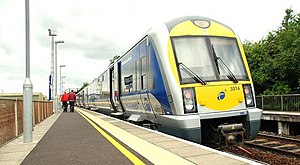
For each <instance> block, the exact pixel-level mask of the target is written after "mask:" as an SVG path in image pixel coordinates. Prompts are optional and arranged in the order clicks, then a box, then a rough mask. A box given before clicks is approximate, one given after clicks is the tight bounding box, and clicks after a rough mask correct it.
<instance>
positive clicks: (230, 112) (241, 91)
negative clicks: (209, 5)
mask: <svg viewBox="0 0 300 165" xmlns="http://www.w3.org/2000/svg"><path fill="white" fill-rule="evenodd" d="M166 25H167V28H168V30H169V35H170V36H169V40H168V62H169V66H170V68H171V69H169V70H170V71H171V72H172V73H170V74H171V75H172V76H174V77H171V76H169V75H170V74H169V73H165V74H166V80H167V81H168V83H167V84H168V86H169V88H170V96H169V101H170V104H171V107H172V108H173V113H174V115H164V116H162V117H161V119H160V121H161V123H163V124H162V125H164V126H166V127H168V128H164V126H163V127H161V129H162V130H163V131H165V132H168V133H171V134H174V135H176V136H179V137H182V138H184V139H188V140H191V141H195V142H198V143H213V144H217V145H235V144H240V143H243V141H244V139H254V138H255V137H256V135H257V133H258V131H259V129H260V118H261V114H262V110H260V109H257V108H256V107H255V94H254V87H253V83H252V79H251V74H250V70H249V67H248V64H247V60H246V56H245V53H244V50H243V47H242V44H241V42H240V41H239V39H238V37H237V36H236V35H235V33H234V32H233V31H232V29H231V28H230V27H228V26H226V25H224V24H222V23H220V22H217V21H214V20H211V19H208V18H203V17H185V18H181V19H177V20H173V21H171V22H169V23H167V24H166ZM162 63H163V62H162ZM163 65H164V64H163ZM165 67H166V66H165ZM165 70H166V72H168V69H165Z"/></svg>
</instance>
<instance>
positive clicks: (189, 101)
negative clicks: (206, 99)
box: [182, 88, 197, 113]
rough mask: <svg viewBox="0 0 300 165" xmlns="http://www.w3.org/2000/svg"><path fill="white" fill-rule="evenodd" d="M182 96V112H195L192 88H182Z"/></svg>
mask: <svg viewBox="0 0 300 165" xmlns="http://www.w3.org/2000/svg"><path fill="white" fill-rule="evenodd" d="M182 97H183V105H184V113H194V112H197V107H196V99H195V98H196V97H195V91H194V88H184V89H182Z"/></svg>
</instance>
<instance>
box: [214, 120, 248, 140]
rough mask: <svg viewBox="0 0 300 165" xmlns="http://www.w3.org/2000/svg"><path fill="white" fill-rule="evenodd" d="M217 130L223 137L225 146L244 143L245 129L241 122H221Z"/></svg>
mask: <svg viewBox="0 0 300 165" xmlns="http://www.w3.org/2000/svg"><path fill="white" fill-rule="evenodd" d="M218 132H221V134H222V135H223V137H224V142H225V146H232V145H240V144H242V143H244V133H245V129H244V127H243V124H241V123H240V124H221V125H219V126H218Z"/></svg>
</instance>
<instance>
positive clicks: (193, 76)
mask: <svg viewBox="0 0 300 165" xmlns="http://www.w3.org/2000/svg"><path fill="white" fill-rule="evenodd" d="M178 64H179V65H181V66H183V67H182V68H183V69H184V71H185V72H186V73H187V74H188V75H190V76H191V77H192V78H193V79H194V80H195V81H198V82H200V83H201V84H202V85H206V82H205V81H204V80H203V79H202V78H200V77H199V76H198V75H197V74H196V73H195V72H193V71H192V70H191V69H190V68H188V67H187V66H186V65H184V64H183V63H182V62H179V63H178Z"/></svg>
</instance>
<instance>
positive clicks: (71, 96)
mask: <svg viewBox="0 0 300 165" xmlns="http://www.w3.org/2000/svg"><path fill="white" fill-rule="evenodd" d="M75 101H76V94H75V93H74V91H73V90H71V92H70V93H69V104H70V112H74V104H75Z"/></svg>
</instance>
